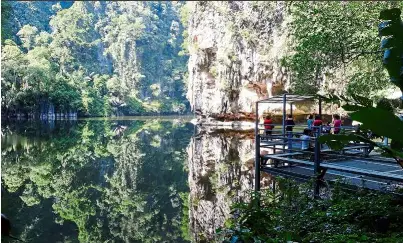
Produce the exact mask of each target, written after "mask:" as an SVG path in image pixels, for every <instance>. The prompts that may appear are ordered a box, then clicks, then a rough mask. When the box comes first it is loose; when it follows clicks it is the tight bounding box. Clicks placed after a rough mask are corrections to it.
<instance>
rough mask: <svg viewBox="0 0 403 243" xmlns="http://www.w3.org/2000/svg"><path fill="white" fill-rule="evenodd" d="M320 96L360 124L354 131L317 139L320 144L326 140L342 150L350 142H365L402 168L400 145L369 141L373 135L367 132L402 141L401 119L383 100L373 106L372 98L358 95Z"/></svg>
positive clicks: (402, 128)
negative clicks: (347, 113) (392, 159)
mask: <svg viewBox="0 0 403 243" xmlns="http://www.w3.org/2000/svg"><path fill="white" fill-rule="evenodd" d="M321 98H322V99H323V100H324V101H327V102H329V103H337V104H339V105H342V107H343V109H345V110H346V111H348V112H349V115H350V116H351V118H352V119H353V120H356V121H359V122H361V123H362V125H361V126H360V128H359V130H358V131H357V132H356V133H355V134H348V135H346V134H340V135H324V136H321V137H320V138H319V141H320V142H321V143H326V144H328V145H329V146H330V147H331V148H333V149H341V148H343V147H344V146H345V145H347V144H348V143H349V142H350V141H360V142H366V143H369V144H371V145H372V146H374V147H375V146H376V147H379V148H381V149H382V150H383V151H384V152H386V153H387V154H389V155H391V156H392V157H393V158H394V159H395V160H396V161H397V162H398V163H399V164H400V165H401V166H402V167H403V150H402V148H401V147H400V148H399V146H400V145H398V146H397V148H396V147H394V146H392V147H388V146H384V145H383V144H382V143H377V142H374V141H372V137H373V136H369V134H375V135H376V136H381V137H388V138H391V139H392V142H393V141H395V142H394V144H402V143H403V121H401V120H400V119H399V118H398V117H397V116H396V115H395V114H394V109H393V107H392V106H391V104H390V103H389V102H388V101H387V100H386V99H383V100H381V101H380V102H378V104H377V106H376V107H373V104H372V102H371V100H369V99H368V98H366V97H362V96H359V95H354V96H353V97H352V98H347V97H344V96H341V97H339V96H337V95H328V97H323V96H321Z"/></svg>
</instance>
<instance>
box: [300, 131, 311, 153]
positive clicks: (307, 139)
mask: <svg viewBox="0 0 403 243" xmlns="http://www.w3.org/2000/svg"><path fill="white" fill-rule="evenodd" d="M310 134H311V130H310V129H307V128H305V129H304V131H303V134H302V136H301V137H300V139H301V149H302V150H305V151H313V147H312V146H311V136H310Z"/></svg>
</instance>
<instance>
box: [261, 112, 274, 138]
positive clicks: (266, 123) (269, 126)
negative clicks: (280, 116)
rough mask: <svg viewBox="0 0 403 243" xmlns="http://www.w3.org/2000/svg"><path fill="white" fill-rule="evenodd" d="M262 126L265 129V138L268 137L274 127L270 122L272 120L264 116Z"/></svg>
mask: <svg viewBox="0 0 403 243" xmlns="http://www.w3.org/2000/svg"><path fill="white" fill-rule="evenodd" d="M263 124H264V129H265V133H266V136H270V135H271V134H272V131H273V128H274V126H273V125H272V124H273V121H272V119H271V117H270V116H269V115H267V116H266V118H265V119H264V122H263Z"/></svg>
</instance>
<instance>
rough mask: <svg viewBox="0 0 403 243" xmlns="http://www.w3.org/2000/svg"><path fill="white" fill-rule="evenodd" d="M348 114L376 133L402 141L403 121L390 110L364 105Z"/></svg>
mask: <svg viewBox="0 0 403 243" xmlns="http://www.w3.org/2000/svg"><path fill="white" fill-rule="evenodd" d="M350 116H351V118H352V119H353V120H355V121H359V122H361V123H363V126H365V128H368V129H370V130H371V131H372V132H374V133H376V134H377V135H380V136H385V137H388V138H391V139H394V140H397V141H400V142H403V122H402V121H401V120H400V119H399V118H398V117H397V116H395V115H394V114H393V113H391V112H388V111H385V110H383V109H380V108H374V107H365V108H361V109H359V110H358V111H355V112H353V113H351V114H350Z"/></svg>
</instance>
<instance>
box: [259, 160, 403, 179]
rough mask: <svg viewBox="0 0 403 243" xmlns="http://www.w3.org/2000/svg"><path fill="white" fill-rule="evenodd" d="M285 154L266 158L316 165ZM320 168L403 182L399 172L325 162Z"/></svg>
mask: <svg viewBox="0 0 403 243" xmlns="http://www.w3.org/2000/svg"><path fill="white" fill-rule="evenodd" d="M289 155H290V154H289ZM283 156H286V154H284V155H283ZM283 156H282V155H281V154H279V155H266V156H265V158H267V159H273V160H279V161H282V162H288V163H295V164H302V165H309V166H314V165H315V164H314V162H310V161H305V160H300V159H293V158H287V157H283ZM320 168H321V169H325V170H327V169H331V170H336V171H342V172H350V173H355V174H359V175H364V176H371V177H375V178H380V179H387V180H393V181H398V182H403V175H397V174H392V173H388V172H381V171H374V170H367V169H361V168H356V167H351V166H344V165H336V164H330V163H325V162H324V163H321V164H320Z"/></svg>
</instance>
